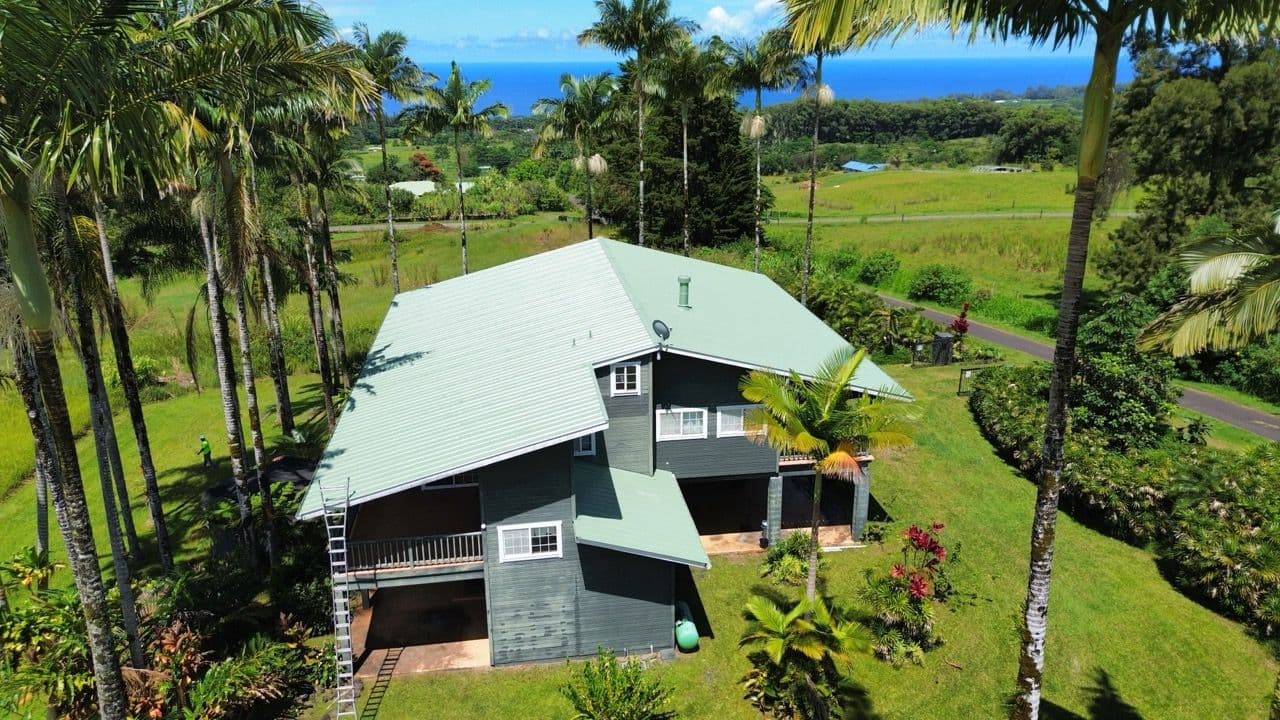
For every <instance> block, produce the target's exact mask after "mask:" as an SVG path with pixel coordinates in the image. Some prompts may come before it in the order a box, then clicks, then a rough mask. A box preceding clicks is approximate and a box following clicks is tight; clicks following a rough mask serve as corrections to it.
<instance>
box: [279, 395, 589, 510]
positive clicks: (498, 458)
mask: <svg viewBox="0 0 1280 720" xmlns="http://www.w3.org/2000/svg"><path fill="white" fill-rule="evenodd" d="M601 403H602V404H603V401H601ZM608 429H609V423H608V422H607V421H606V422H603V423H596V424H594V425H591V426H590V427H586V428H583V429H581V430H575V431H573V432H570V433H565V434H560V435H556V436H555V437H553V438H550V439H547V440H540V441H538V442H536V443H532V444H530V445H526V446H523V447H519V448H516V449H514V450H508V451H506V452H502V453H498V454H496V455H492V456H490V457H486V458H482V459H480V460H476V461H474V462H469V463H464V464H462V465H458V466H457V467H453V468H449V469H447V470H442V471H440V472H436V473H432V474H431V475H424V476H422V477H419V478H415V479H413V480H408V481H405V482H403V483H399V484H397V485H394V486H392V487H390V488H384V489H382V490H379V491H377V492H375V493H370V494H368V495H364V496H361V497H360V499H359V501H358V502H351V501H348V504H349V505H362V504H364V503H367V502H371V501H373V500H378V499H380V498H384V497H390V496H391V495H395V494H397V493H402V492H404V491H405V490H410V489H413V488H415V487H418V486H419V485H425V484H427V483H431V482H435V481H437V480H443V479H445V478H447V477H453V476H454V475H460V474H462V473H465V472H470V471H472V470H478V469H480V468H482V467H487V466H489V465H493V464H494V463H499V462H502V461H503V460H510V459H511V458H515V457H520V456H521V455H527V454H529V453H531V452H535V451H537V450H541V449H543V448H548V447H551V446H552V445H559V444H560V443H565V442H569V441H570V440H573V439H574V438H578V437H582V436H583V435H589V434H591V433H596V432H603V431H605V430H608ZM316 487H317V484H316V482H315V481H314V480H313V481H312V483H311V485H310V486H308V488H307V497H310V495H311V493H312V492H313V491H314V489H315V488H316ZM306 507H307V503H306V500H305V498H304V500H303V504H302V506H301V507H299V508H298V512H297V514H296V515H295V517H296V518H297V519H298V520H312V519H315V518H318V517H320V516H321V515H323V514H324V507H323V506H321V507H317V508H313V509H310V510H305V508H306Z"/></svg>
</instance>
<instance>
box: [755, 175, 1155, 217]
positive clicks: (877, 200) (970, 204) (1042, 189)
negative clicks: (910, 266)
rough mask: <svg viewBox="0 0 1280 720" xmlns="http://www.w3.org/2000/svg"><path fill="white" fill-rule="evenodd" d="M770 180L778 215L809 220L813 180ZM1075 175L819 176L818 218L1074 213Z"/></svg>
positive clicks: (1120, 204)
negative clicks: (807, 214) (942, 214)
mask: <svg viewBox="0 0 1280 720" xmlns="http://www.w3.org/2000/svg"><path fill="white" fill-rule="evenodd" d="M790 177H791V176H785V177H784V176H771V177H768V178H766V179H765V182H766V184H767V185H768V187H769V190H771V191H772V192H773V196H774V204H773V209H774V211H775V212H777V213H778V214H780V215H787V216H791V217H803V216H804V215H805V214H806V213H807V212H808V207H809V190H808V187H807V183H808V174H807V173H804V180H803V181H801V182H794V181H792V180H791V179H790ZM1075 182H1076V173H1075V170H1074V169H1070V168H1062V169H1058V170H1053V171H1050V172H1040V171H1036V172H1023V173H975V172H970V171H969V170H968V169H955V170H921V169H914V168H912V169H900V170H895V169H892V168H889V169H885V170H880V171H878V172H870V173H840V172H827V173H822V174H820V175H819V176H818V190H817V193H816V198H815V200H814V214H815V215H817V216H821V217H831V216H849V217H858V216H861V215H902V214H906V215H921V214H929V213H989V212H1008V211H1019V212H1031V211H1039V210H1045V211H1069V210H1071V203H1072V196H1071V195H1070V194H1069V193H1068V189H1069V188H1072V187H1074V186H1075ZM1138 194H1139V191H1137V190H1133V191H1129V192H1127V193H1124V194H1122V195H1121V196H1120V197H1118V198H1116V202H1115V204H1114V206H1113V207H1114V209H1116V210H1127V209H1131V208H1132V207H1133V204H1134V202H1135V201H1136V200H1137V198H1138Z"/></svg>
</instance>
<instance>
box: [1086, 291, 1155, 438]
mask: <svg viewBox="0 0 1280 720" xmlns="http://www.w3.org/2000/svg"><path fill="white" fill-rule="evenodd" d="M1154 315H1155V310H1153V309H1152V308H1151V307H1150V306H1149V305H1147V304H1146V303H1144V302H1142V301H1141V300H1139V299H1138V298H1136V297H1134V296H1132V295H1127V294H1122V295H1118V296H1115V297H1113V298H1111V299H1109V300H1107V301H1106V302H1104V303H1103V305H1102V307H1101V308H1100V309H1099V310H1098V312H1096V313H1095V314H1094V315H1093V316H1092V317H1091V318H1090V319H1088V320H1087V321H1086V322H1085V323H1084V324H1083V325H1082V326H1081V327H1080V337H1079V342H1078V344H1077V350H1076V351H1077V366H1078V368H1079V369H1078V371H1077V376H1076V380H1075V382H1074V384H1073V387H1072V410H1071V412H1072V415H1073V417H1074V418H1075V422H1076V426H1077V427H1080V428H1088V429H1092V430H1097V431H1098V432H1099V433H1101V434H1102V436H1103V437H1105V438H1107V440H1108V442H1109V443H1110V444H1111V445H1112V446H1114V447H1116V448H1118V449H1125V448H1129V447H1150V446H1152V445H1154V444H1156V443H1157V442H1158V441H1159V440H1160V438H1162V437H1163V436H1165V435H1166V434H1167V433H1168V432H1169V414H1170V412H1172V411H1173V408H1174V401H1175V400H1176V399H1177V397H1178V389H1177V388H1176V387H1175V386H1174V384H1173V363H1172V361H1170V360H1169V359H1168V358H1167V357H1166V356H1163V355H1157V354H1153V353H1144V352H1139V351H1138V350H1137V348H1136V346H1135V340H1136V338H1137V336H1138V332H1139V331H1140V330H1141V329H1142V327H1143V326H1144V325H1146V323H1147V322H1148V321H1150V319H1151V318H1152V317H1153V316H1154Z"/></svg>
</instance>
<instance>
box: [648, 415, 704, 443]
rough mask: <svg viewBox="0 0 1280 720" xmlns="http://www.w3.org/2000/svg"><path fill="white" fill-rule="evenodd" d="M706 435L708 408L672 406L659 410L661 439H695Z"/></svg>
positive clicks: (659, 434)
mask: <svg viewBox="0 0 1280 720" xmlns="http://www.w3.org/2000/svg"><path fill="white" fill-rule="evenodd" d="M706 436H707V409H706V408H671V409H669V410H659V411H658V439H659V440H694V439H699V438H705V437H706Z"/></svg>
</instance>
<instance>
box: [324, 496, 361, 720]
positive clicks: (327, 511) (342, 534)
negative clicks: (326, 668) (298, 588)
mask: <svg viewBox="0 0 1280 720" xmlns="http://www.w3.org/2000/svg"><path fill="white" fill-rule="evenodd" d="M319 489H320V503H321V505H322V506H323V508H324V525H325V535H326V536H327V538H328V543H329V577H330V580H331V581H332V587H333V645H334V654H335V655H336V656H337V664H338V681H337V684H336V686H335V687H334V698H333V702H334V710H335V714H334V718H335V720H342V719H343V718H356V717H357V716H358V709H357V707H356V701H357V699H358V698H357V696H356V685H355V674H356V667H355V656H354V655H353V654H352V651H351V587H350V585H349V580H348V577H349V576H348V574H347V505H348V500H349V498H350V497H351V495H350V483H348V482H343V483H341V484H331V485H320V486H319Z"/></svg>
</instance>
